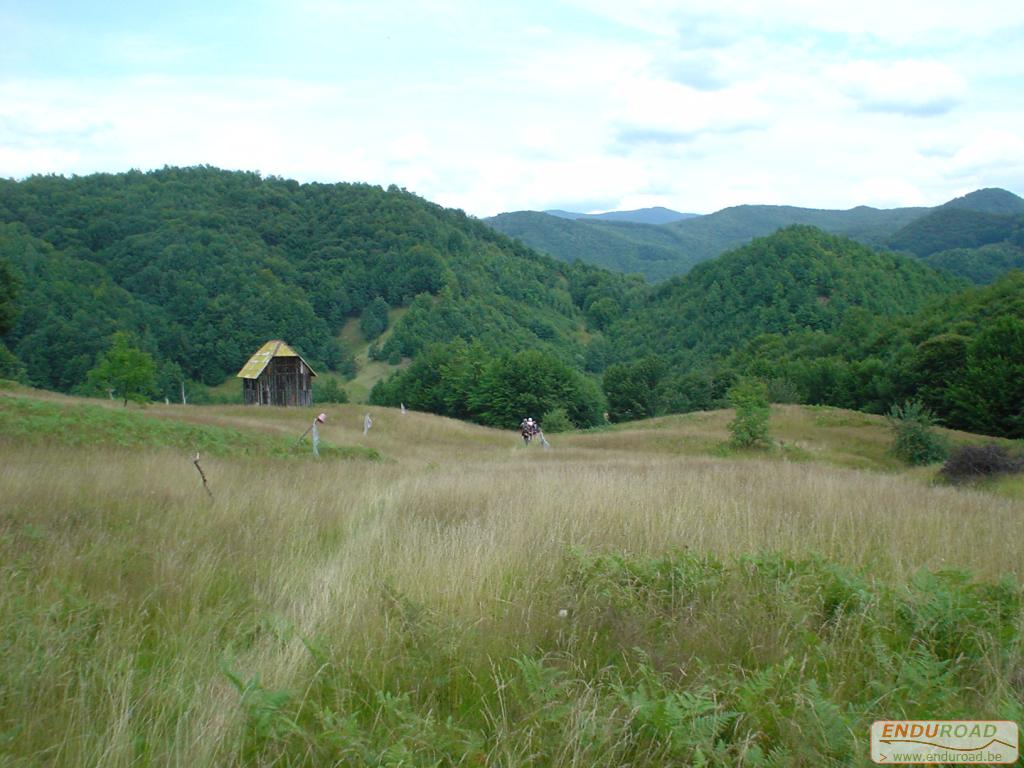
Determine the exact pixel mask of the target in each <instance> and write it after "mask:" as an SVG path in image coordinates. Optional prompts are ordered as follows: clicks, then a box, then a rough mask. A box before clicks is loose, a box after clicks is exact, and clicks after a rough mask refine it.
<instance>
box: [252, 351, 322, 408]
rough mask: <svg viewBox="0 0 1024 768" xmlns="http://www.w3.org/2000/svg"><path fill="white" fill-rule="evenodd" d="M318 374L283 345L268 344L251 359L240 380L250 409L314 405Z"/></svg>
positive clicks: (297, 354) (295, 353)
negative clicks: (256, 407) (255, 406)
mask: <svg viewBox="0 0 1024 768" xmlns="http://www.w3.org/2000/svg"><path fill="white" fill-rule="evenodd" d="M314 376H316V373H315V372H314V371H313V369H312V368H310V367H309V364H308V363H307V362H306V361H305V360H303V359H302V356H301V355H299V353H298V352H296V351H295V350H293V349H292V348H291V347H289V346H288V345H287V344H285V343H284V342H283V341H277V340H275V341H268V342H267V343H266V344H264V345H263V346H262V347H260V348H259V351H257V352H256V354H255V355H253V356H252V357H250V358H249V362H247V363H246V364H245V365H244V366H243V368H242V370H240V371H239V372H238V378H240V379H241V380H242V397H243V398H244V401H245V404H246V405H312V404H313V377H314Z"/></svg>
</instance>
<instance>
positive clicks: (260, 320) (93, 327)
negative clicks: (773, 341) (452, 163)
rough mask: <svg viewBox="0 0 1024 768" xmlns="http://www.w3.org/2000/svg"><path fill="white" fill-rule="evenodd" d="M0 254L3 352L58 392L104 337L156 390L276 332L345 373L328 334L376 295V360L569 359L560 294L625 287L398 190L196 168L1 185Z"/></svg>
mask: <svg viewBox="0 0 1024 768" xmlns="http://www.w3.org/2000/svg"><path fill="white" fill-rule="evenodd" d="M0 260H3V261H4V262H5V263H6V264H7V265H8V269H9V270H10V272H11V276H12V279H11V281H10V282H11V284H16V285H17V286H18V299H17V301H16V305H17V309H18V311H17V316H16V317H12V318H11V319H10V320H9V321H8V322H7V324H8V325H9V326H10V328H9V329H8V330H7V333H6V336H5V341H6V344H7V346H8V348H9V349H10V350H11V351H12V352H13V353H14V354H15V355H16V356H17V358H18V359H19V360H20V361H21V364H22V365H23V366H24V377H25V378H26V379H27V381H29V382H31V383H32V384H34V385H37V386H43V387H49V388H53V389H58V390H62V391H72V390H81V389H82V388H83V387H86V386H87V373H88V371H89V370H90V368H92V367H93V365H94V363H95V360H96V357H97V355H98V354H99V353H101V352H102V351H103V350H104V349H105V348H106V347H107V346H109V344H110V339H111V338H112V336H113V334H114V333H115V332H116V331H126V332H129V333H130V334H132V335H133V336H134V337H135V339H136V342H137V343H138V344H139V345H140V346H141V347H142V348H143V349H144V350H145V351H147V352H148V353H150V354H151V355H152V356H153V357H154V358H155V359H156V360H157V361H158V363H159V365H160V370H161V379H162V380H163V381H164V385H165V386H164V388H165V389H166V388H168V387H171V391H174V389H173V384H174V382H175V381H176V380H178V379H181V378H182V377H185V378H187V379H190V380H194V381H196V382H202V383H205V384H211V385H212V384H217V383H219V382H221V381H223V380H224V378H225V377H226V376H229V375H232V374H234V373H235V372H236V371H237V370H238V369H239V368H240V367H241V365H242V364H243V363H244V362H245V360H246V358H247V357H248V356H249V355H250V354H251V353H252V352H253V351H254V350H255V349H256V348H258V347H259V346H260V345H261V344H262V343H263V342H264V341H266V340H267V339H269V338H277V337H280V338H285V339H288V340H289V343H290V344H292V345H293V346H294V347H295V348H296V349H297V350H299V351H300V352H301V354H303V355H304V356H305V357H307V359H309V360H310V361H311V362H312V363H313V364H314V365H315V366H317V367H320V368H324V369H327V370H339V371H342V372H351V366H352V361H351V356H350V350H346V349H344V348H343V347H342V345H341V344H340V342H339V341H338V331H339V329H340V327H341V326H342V325H343V324H344V323H345V322H346V320H348V319H350V318H355V317H359V316H360V315H361V314H362V313H363V312H364V311H367V310H368V309H370V308H371V307H372V306H376V307H378V308H379V306H380V305H381V304H382V303H383V304H386V305H387V306H390V307H397V306H408V307H409V311H408V312H407V313H406V314H405V316H404V317H403V319H402V321H401V326H400V327H398V328H395V329H394V332H393V334H391V336H390V338H389V340H388V346H387V347H386V348H383V349H382V350H381V354H382V355H392V356H394V355H397V356H400V357H401V356H412V355H415V354H417V353H418V352H419V351H420V350H421V349H422V348H423V347H424V346H425V345H427V344H430V343H433V342H436V341H441V340H443V341H451V340H453V339H456V338H463V339H466V340H477V341H479V343H481V344H483V345H484V346H485V347H486V348H488V349H490V350H492V351H495V352H497V351H502V352H504V351H509V350H512V351H515V350H519V349H527V348H530V349H540V350H543V351H547V352H550V353H551V354H555V355H557V356H558V357H560V358H564V359H567V360H582V359H583V355H584V347H583V344H582V343H581V341H580V339H581V338H582V336H583V334H584V328H585V325H586V317H585V315H584V313H583V311H582V309H581V306H580V305H579V304H577V303H576V302H575V301H574V296H576V297H578V298H579V299H580V300H585V299H586V293H587V289H586V287H585V286H586V285H587V284H588V283H593V282H595V280H596V282H598V283H603V284H604V283H607V284H612V283H614V284H615V285H616V286H617V288H616V290H617V292H618V293H622V292H623V291H625V290H627V289H628V286H629V285H630V284H631V281H629V280H628V279H626V278H619V277H615V276H610V275H607V274H603V273H602V274H601V275H600V276H599V277H594V273H596V270H594V269H593V268H587V267H582V266H580V265H565V264H560V263H558V262H556V261H555V260H553V259H550V258H547V257H544V256H541V255H539V254H537V253H535V252H533V251H531V250H529V249H528V248H526V247H524V246H522V245H521V244H519V243H516V242H514V241H511V240H508V239H507V238H504V237H502V236H500V235H498V234H497V233H495V232H494V231H493V230H491V229H490V228H488V227H485V226H483V225H481V224H480V223H479V222H477V221H475V220H473V219H470V218H468V217H466V216H465V215H464V214H463V213H462V212H461V211H453V210H446V209H443V208H441V207H439V206H436V205H433V204H431V203H428V202H426V201H424V200H422V199H421V198H418V197H416V196H415V195H412V194H410V193H407V192H405V191H404V190H400V189H396V188H391V189H388V190H383V189H380V188H378V187H373V186H369V185H359V184H354V185H353V184H331V185H324V184H305V185H300V184H298V183H296V182H293V181H286V180H283V179H278V178H261V177H260V176H259V175H258V174H254V173H237V172H227V171H221V170H218V169H214V168H207V167H200V168H186V169H179V168H167V169H164V170H161V171H156V172H153V173H139V172H131V173H125V174H117V175H106V174H103V175H95V176H87V177H74V178H70V179H66V178H62V177H32V178H29V179H27V180H24V181H21V182H14V181H0ZM6 282H7V281H5V283H6ZM632 283H636V281H632ZM581 286H584V287H581Z"/></svg>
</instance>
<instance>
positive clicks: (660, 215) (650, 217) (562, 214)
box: [544, 206, 700, 224]
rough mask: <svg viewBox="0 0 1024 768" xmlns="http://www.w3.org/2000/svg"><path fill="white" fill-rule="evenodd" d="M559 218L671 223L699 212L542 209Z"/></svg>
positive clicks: (659, 208) (689, 217) (661, 208)
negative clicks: (588, 211)
mask: <svg viewBox="0 0 1024 768" xmlns="http://www.w3.org/2000/svg"><path fill="white" fill-rule="evenodd" d="M544 213H546V214H548V215H550V216H557V217H559V218H561V219H573V220H579V219H583V220H585V221H625V222H629V223H631V224H671V223H672V222H673V221H681V220H682V219H692V218H694V217H696V216H699V215H700V214H697V213H680V212H679V211H673V210H671V209H669V208H663V207H661V206H657V207H655V208H639V209H637V210H635V211H607V212H606V213H574V212H573V211H557V210H555V211H544Z"/></svg>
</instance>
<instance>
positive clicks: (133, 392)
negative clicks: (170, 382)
mask: <svg viewBox="0 0 1024 768" xmlns="http://www.w3.org/2000/svg"><path fill="white" fill-rule="evenodd" d="M88 381H89V384H90V385H92V386H93V387H95V388H97V389H101V390H107V391H111V390H112V391H114V392H116V393H117V396H118V398H120V399H122V400H124V404H125V406H127V405H128V401H129V400H132V401H134V402H138V403H144V402H146V401H147V400H148V399H149V398H150V396H151V394H152V392H153V389H154V388H155V387H156V363H154V362H153V357H152V356H151V355H150V354H149V353H148V352H143V351H142V350H141V349H137V348H136V347H134V346H132V344H131V339H130V337H129V336H128V334H127V333H125V332H123V331H118V332H117V333H115V334H114V336H113V340H112V343H111V345H110V349H108V350H107V351H106V352H103V353H101V354H100V355H99V356H98V357H97V358H96V366H95V367H94V368H93V369H92V370H91V371H89V373H88Z"/></svg>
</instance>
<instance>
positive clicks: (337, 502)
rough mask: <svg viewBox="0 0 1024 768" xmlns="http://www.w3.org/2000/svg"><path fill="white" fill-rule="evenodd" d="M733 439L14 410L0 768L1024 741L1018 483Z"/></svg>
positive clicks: (699, 432)
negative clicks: (975, 482) (734, 447)
mask: <svg viewBox="0 0 1024 768" xmlns="http://www.w3.org/2000/svg"><path fill="white" fill-rule="evenodd" d="M320 410H324V411H325V412H326V413H327V422H326V424H325V425H324V426H323V428H322V430H321V435H322V437H323V440H324V444H325V446H327V450H326V451H324V450H322V453H323V456H322V457H321V459H320V460H316V459H314V458H313V457H312V456H310V455H309V454H308V448H309V446H308V442H306V443H305V444H304V445H302V446H299V447H297V448H296V447H295V446H294V441H295V438H297V437H298V435H299V434H300V433H301V432H302V430H303V429H304V428H305V427H306V426H307V425H308V423H309V422H310V421H311V420H312V417H313V416H314V415H315V413H316V412H318V411H320ZM367 411H369V412H370V413H371V414H373V417H374V426H373V428H372V430H371V431H370V434H369V435H367V436H364V435H363V434H362V415H363V413H365V412H367ZM729 418H730V414H729V413H728V412H713V413H699V414H690V415H686V416H674V417H667V418H664V419H658V420H653V421H649V422H643V423H639V424H632V425H622V426H617V427H609V428H606V429H602V430H595V431H591V432H587V433H574V434H563V435H549V439H550V441H551V443H552V444H553V448H552V450H550V451H545V450H543V449H541V448H540V447H539V446H536V445H535V446H531V447H529V448H524V447H523V445H522V443H521V441H520V440H519V439H518V436H517V435H516V434H515V433H514V432H512V431H507V432H501V431H496V430H491V429H485V428H483V427H478V426H475V425H471V424H465V423H460V422H456V421H451V420H447V419H443V418H438V417H435V416H430V415H426V414H418V413H409V414H407V415H405V416H402V415H401V414H399V413H398V412H396V411H393V410H388V409H381V408H375V407H368V406H356V405H344V406H326V407H322V408H320V407H318V408H316V409H255V408H245V407H242V406H224V407H183V406H162V405H157V406H150V407H147V408H145V409H137V408H129V409H122V408H119V407H115V404H111V403H104V402H100V401H84V400H77V399H74V398H66V397H61V396H58V395H52V394H44V393H37V392H32V391H28V390H8V391H5V392H2V393H0V451H2V455H3V462H2V465H0V490H2V493H0V766H3V767H4V768H8V767H14V766H18V767H19V768H20V767H21V766H36V765H55V766H97V767H99V766H103V767H104V768H106V767H107V766H149V765H159V766H183V767H184V766H243V765H244V766H249V765H253V766H325V765H340V766H362V765H388V766H400V765H401V766H419V765H460V766H461V765H466V766H477V765H495V766H522V765H537V766H591V765H603V766H618V765H629V766H659V765H667V764H673V765H717V766H737V765H742V766H822V765H835V766H846V765H864V766H866V765H871V762H870V759H869V756H868V741H867V734H868V727H869V725H870V723H871V721H872V720H874V719H896V718H999V719H1010V720H1016V721H1018V722H1020V721H1021V720H1022V719H1024V652H1022V640H1021V637H1022V630H1024V609H1022V597H1024V592H1022V580H1024V486H1022V485H1021V484H1020V481H1019V480H1018V479H1009V480H1006V481H1003V482H1000V483H996V484H991V485H986V486H982V487H967V488H964V487H950V486H945V485H942V484H939V483H936V482H935V479H934V475H935V470H934V468H929V469H917V470H906V469H903V468H901V467H900V466H899V465H898V463H897V462H895V461H894V460H893V459H892V458H891V457H889V456H888V455H887V453H886V449H887V446H888V444H889V442H890V440H891V438H890V435H889V432H888V430H887V428H886V425H885V421H884V419H881V418H878V417H872V416H867V415H864V414H859V413H852V412H847V411H841V410H838V409H830V408H807V407H798V406H777V407H774V408H773V413H772V432H773V436H774V437H775V438H776V440H777V441H778V444H777V445H776V447H775V448H774V449H772V450H771V451H768V452H765V453H749V454H746V453H744V454H737V453H733V452H731V451H729V450H728V449H726V448H724V447H723V445H724V443H725V440H726V437H727V431H726V424H727V422H728V420H729ZM951 435H952V436H953V438H954V439H955V440H967V439H971V438H970V436H966V435H957V434H953V433H951ZM196 450H199V451H200V453H201V456H202V466H203V469H204V471H205V472H206V474H207V477H208V479H209V487H210V490H211V492H212V498H210V497H209V496H207V494H206V493H205V492H204V490H203V486H202V483H201V480H200V478H199V475H198V473H197V471H196V468H195V466H193V464H192V456H193V455H194V453H195V451H196Z"/></svg>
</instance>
